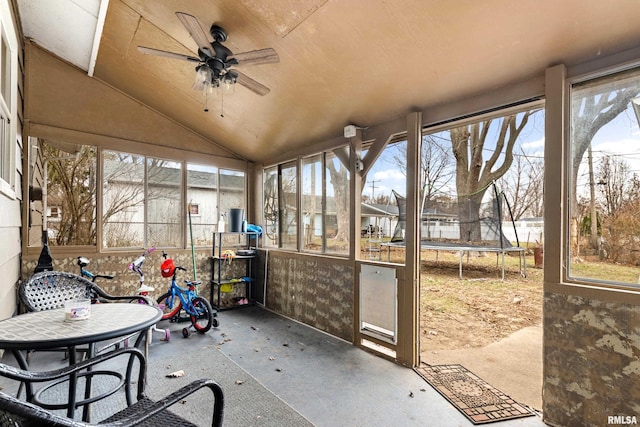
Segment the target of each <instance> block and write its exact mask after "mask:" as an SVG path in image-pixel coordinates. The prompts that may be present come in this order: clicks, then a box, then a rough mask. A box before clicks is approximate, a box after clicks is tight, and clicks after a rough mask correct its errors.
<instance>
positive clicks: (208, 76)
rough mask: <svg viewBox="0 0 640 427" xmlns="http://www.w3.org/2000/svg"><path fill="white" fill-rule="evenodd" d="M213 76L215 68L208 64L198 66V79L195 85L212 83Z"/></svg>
mask: <svg viewBox="0 0 640 427" xmlns="http://www.w3.org/2000/svg"><path fill="white" fill-rule="evenodd" d="M212 78H213V70H212V69H211V68H210V67H209V66H208V65H207V64H202V65H199V66H197V67H196V80H195V82H194V86H199V87H200V86H204V85H206V84H211V81H212Z"/></svg>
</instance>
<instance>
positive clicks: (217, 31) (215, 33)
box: [209, 24, 227, 42]
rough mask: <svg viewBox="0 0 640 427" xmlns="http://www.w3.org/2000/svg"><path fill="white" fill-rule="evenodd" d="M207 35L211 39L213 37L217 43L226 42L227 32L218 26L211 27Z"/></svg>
mask: <svg viewBox="0 0 640 427" xmlns="http://www.w3.org/2000/svg"><path fill="white" fill-rule="evenodd" d="M209 33H210V34H211V37H213V39H214V40H215V41H217V42H224V41H227V32H226V31H225V30H224V28H222V27H221V26H219V25H215V24H214V25H212V26H211V29H210V30H209Z"/></svg>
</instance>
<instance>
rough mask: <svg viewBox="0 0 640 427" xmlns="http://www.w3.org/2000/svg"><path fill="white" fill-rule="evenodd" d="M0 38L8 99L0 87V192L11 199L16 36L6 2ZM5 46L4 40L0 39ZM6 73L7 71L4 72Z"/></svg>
mask: <svg viewBox="0 0 640 427" xmlns="http://www.w3.org/2000/svg"><path fill="white" fill-rule="evenodd" d="M0 38H1V41H2V42H6V48H7V51H5V52H0V54H2V55H3V57H2V58H1V61H0V64H1V65H2V66H0V79H1V82H2V87H4V88H6V90H7V91H8V92H9V93H8V96H9V99H8V100H6V99H5V94H4V93H2V91H0V116H1V117H2V126H1V128H2V129H0V131H1V132H2V133H1V134H0V194H3V195H4V196H6V197H8V198H10V199H15V198H16V197H17V195H16V193H15V190H16V179H17V178H16V175H17V171H16V169H17V164H16V150H17V122H18V109H17V108H18V107H17V105H18V100H17V98H18V40H17V36H16V30H15V27H14V24H13V20H12V14H11V10H10V9H9V2H2V4H1V5H0ZM2 46H5V43H2ZM7 73H8V75H7Z"/></svg>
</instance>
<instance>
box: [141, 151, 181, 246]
mask: <svg viewBox="0 0 640 427" xmlns="http://www.w3.org/2000/svg"><path fill="white" fill-rule="evenodd" d="M181 191H182V163H179V162H173V161H170V160H162V159H155V158H147V169H146V194H145V204H144V209H145V213H146V236H145V247H147V246H159V247H182V246H183V244H182V242H183V227H182V224H183V222H182V218H183V217H184V209H183V208H182V206H183V204H182V194H181Z"/></svg>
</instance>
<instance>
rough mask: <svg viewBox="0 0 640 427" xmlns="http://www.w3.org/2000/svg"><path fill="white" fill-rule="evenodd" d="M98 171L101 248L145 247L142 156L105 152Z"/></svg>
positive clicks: (143, 166)
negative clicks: (100, 196) (99, 175)
mask: <svg viewBox="0 0 640 427" xmlns="http://www.w3.org/2000/svg"><path fill="white" fill-rule="evenodd" d="M102 170H103V180H102V183H103V185H102V233H103V236H102V245H103V247H105V248H123V247H146V242H145V227H144V223H145V209H144V200H145V194H144V193H145V186H144V184H145V182H144V181H145V161H144V157H143V156H137V155H133V154H128V153H118V152H115V151H105V152H103V157H102Z"/></svg>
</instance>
